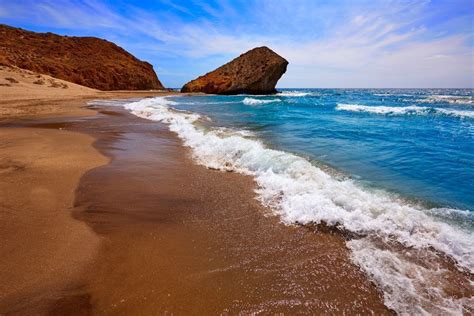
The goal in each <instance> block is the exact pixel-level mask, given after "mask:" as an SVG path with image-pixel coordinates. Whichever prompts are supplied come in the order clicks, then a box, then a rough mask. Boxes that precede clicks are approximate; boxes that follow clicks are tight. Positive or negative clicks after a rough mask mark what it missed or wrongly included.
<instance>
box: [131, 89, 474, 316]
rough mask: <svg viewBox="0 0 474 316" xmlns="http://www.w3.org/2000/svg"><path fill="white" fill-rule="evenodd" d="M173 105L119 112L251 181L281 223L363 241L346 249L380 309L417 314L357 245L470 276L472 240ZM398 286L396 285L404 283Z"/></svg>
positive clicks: (378, 256)
mask: <svg viewBox="0 0 474 316" xmlns="http://www.w3.org/2000/svg"><path fill="white" fill-rule="evenodd" d="M173 104H175V103H174V102H172V101H169V100H167V99H166V98H164V97H161V98H154V99H146V100H142V101H139V102H133V103H130V104H127V105H125V108H126V109H128V110H130V111H131V112H132V113H133V114H135V115H137V116H139V117H142V118H145V119H150V120H155V121H160V122H164V123H167V124H168V126H169V129H170V130H171V131H173V132H175V133H176V134H177V135H178V136H179V137H180V138H181V139H182V140H183V142H184V144H185V145H186V146H188V147H190V148H191V149H192V152H193V157H194V159H195V161H196V162H197V163H199V164H202V165H204V166H207V167H210V168H213V169H220V170H229V171H230V170H232V171H236V172H240V173H242V174H247V175H251V176H253V177H254V178H255V180H256V182H257V185H258V189H257V194H258V199H259V200H260V201H261V202H262V204H264V205H266V206H269V207H271V208H272V209H273V210H274V212H275V214H277V215H279V216H280V218H281V219H282V221H283V222H285V223H288V224H294V223H299V224H309V223H321V222H325V223H327V224H328V225H332V226H336V227H340V228H342V229H344V230H347V231H350V232H353V233H355V234H357V235H359V236H367V237H363V238H362V239H358V240H354V241H350V242H348V246H349V247H350V249H351V250H352V252H353V257H352V258H353V260H354V262H355V263H356V264H358V265H359V266H361V268H362V269H363V270H365V271H366V272H367V274H369V275H371V276H372V277H373V278H374V279H375V280H376V282H377V284H378V285H379V286H380V287H381V289H382V290H383V291H384V292H385V295H387V297H388V301H386V302H387V304H390V305H389V306H390V307H392V308H393V309H395V310H397V311H400V312H402V313H403V312H406V311H407V308H408V309H409V313H417V312H419V311H420V309H419V308H418V307H419V306H416V304H417V301H416V300H414V301H413V302H414V304H415V305H414V306H413V307H410V305H407V304H405V303H404V302H403V301H400V300H398V299H397V298H396V296H395V297H394V296H390V295H392V294H393V291H398V292H400V291H404V290H405V288H404V287H403V286H402V287H397V286H394V287H386V286H385V284H387V282H390V279H388V280H389V281H386V280H387V279H380V278H379V279H377V271H391V268H390V265H391V264H392V262H391V261H390V260H387V256H388V254H387V252H386V251H378V250H377V249H373V248H370V247H369V246H370V245H366V244H361V241H360V240H364V239H365V238H369V237H370V238H377V239H378V240H381V241H383V242H384V243H386V244H389V243H392V242H394V241H395V242H396V243H399V244H401V245H403V246H405V247H408V248H411V249H414V250H416V251H427V252H429V253H430V254H431V255H432V256H438V255H437V253H438V252H439V253H441V254H443V255H447V256H449V257H450V258H452V259H453V260H454V261H455V262H456V263H457V265H458V267H459V269H461V270H463V271H469V272H470V273H473V272H474V246H473V245H474V235H473V234H472V233H471V232H468V231H466V230H463V229H461V228H459V227H457V226H453V225H451V224H448V223H446V222H443V221H440V220H438V219H437V218H436V217H433V216H430V215H428V214H429V213H430V211H432V212H436V211H434V210H428V209H425V208H423V207H421V206H417V205H411V204H408V203H406V202H404V201H402V200H401V199H399V198H398V197H397V196H394V195H390V194H388V193H386V192H382V191H373V190H369V189H366V188H363V187H361V186H359V185H358V184H357V183H356V182H354V181H352V180H350V179H343V180H339V179H336V178H334V177H332V176H331V175H329V174H328V173H326V172H325V171H323V170H322V169H320V168H318V167H316V166H315V165H313V164H311V163H310V162H309V161H308V160H306V159H304V158H302V157H299V156H296V155H294V154H291V153H287V152H283V151H279V150H273V149H269V148H266V147H265V146H264V145H263V144H262V143H261V142H260V141H258V140H254V139H248V138H245V137H242V136H241V135H238V134H230V135H226V136H223V135H222V133H220V132H219V131H216V130H210V131H204V130H202V129H200V128H198V127H197V125H195V124H194V123H195V122H196V121H197V120H199V119H200V117H199V115H197V114H194V113H185V112H177V111H175V110H174V109H172V108H170V106H171V105H173ZM455 213H456V214H460V212H455ZM431 249H434V251H432V250H431ZM389 257H390V256H389ZM367 258H370V259H371V260H368V259H367ZM397 262H399V264H400V266H399V267H398V268H400V269H401V270H400V271H401V272H400V273H402V274H405V272H403V271H405V270H404V269H405V268H406V269H407V271H408V272H407V273H409V272H410V271H415V272H416V271H417V270H416V269H418V268H417V267H410V266H407V265H408V263H404V262H403V261H401V260H399V261H397ZM415 268H416V269H415ZM413 269H415V270H413ZM420 271H422V270H420ZM412 277H413V278H415V279H416V282H417V284H419V285H417V287H419V288H423V287H429V286H430V283H429V282H428V281H426V280H424V278H425V277H424V275H423V274H420V275H418V274H416V273H414V274H413V275H412ZM400 278H401V279H402V280H403V276H400ZM427 282H428V283H427ZM391 291H392V292H391ZM414 291H415V292H413V293H410V295H413V297H416V295H418V293H417V292H416V289H415V290H414ZM398 294H400V293H398ZM437 304H440V306H441V307H440V308H441V309H445V310H450V311H452V310H460V309H462V308H463V307H462V305H463V304H464V303H463V302H461V301H456V302H454V301H453V302H451V301H449V298H448V299H447V300H439V302H437ZM443 304H444V305H446V304H447V306H444V305H443ZM410 308H412V309H410Z"/></svg>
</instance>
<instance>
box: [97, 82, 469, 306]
mask: <svg viewBox="0 0 474 316" xmlns="http://www.w3.org/2000/svg"><path fill="white" fill-rule="evenodd" d="M97 104H99V105H110V106H122V107H124V108H125V109H127V110H129V111H130V112H131V113H133V114H134V115H136V116H139V117H141V118H144V119H147V120H152V121H156V122H157V123H164V124H166V126H167V127H168V128H169V129H170V130H171V131H172V132H174V133H176V135H177V136H178V137H179V138H180V139H181V140H182V141H183V144H184V146H186V147H188V148H190V153H191V154H192V158H193V160H194V161H195V162H196V163H198V164H200V165H203V166H205V167H208V168H211V169H213V170H222V171H232V172H238V173H242V174H246V175H249V176H252V177H253V178H254V180H255V183H256V191H255V192H256V198H257V199H258V200H259V201H260V202H261V203H262V204H263V205H265V206H267V207H268V209H269V210H271V211H272V212H273V214H274V215H276V216H279V218H280V219H281V221H282V222H283V223H285V224H289V225H294V224H298V225H301V224H302V225H305V224H315V223H316V224H318V223H325V224H327V225H330V226H333V227H336V228H338V229H341V230H344V231H347V232H350V233H351V234H350V236H351V237H350V238H348V240H347V241H346V246H347V248H348V249H349V250H350V259H351V261H352V262H353V263H354V264H356V265H357V266H359V267H360V269H361V270H362V271H364V272H365V273H366V275H367V276H368V277H369V278H370V279H371V280H372V281H373V282H374V283H375V284H376V285H377V286H378V287H379V289H380V290H381V291H382V292H383V294H384V302H385V304H386V305H387V306H388V307H390V308H392V309H393V310H395V311H397V312H398V313H400V314H407V315H412V314H413V315H418V314H435V315H462V314H469V313H470V311H472V306H474V297H458V296H456V295H453V294H452V293H450V292H449V291H448V292H445V291H444V289H445V288H448V289H449V288H452V286H453V285H452V284H451V283H450V282H452V280H454V279H455V278H453V276H452V275H450V274H451V273H454V272H452V271H451V270H449V269H444V268H443V266H445V264H446V258H450V259H449V260H450V261H449V262H451V263H454V265H455V267H456V268H457V271H458V272H459V273H461V274H462V276H460V278H459V279H456V280H457V281H456V282H458V281H459V284H457V286H458V287H460V288H466V289H467V290H466V291H467V292H469V293H472V292H474V285H473V284H472V281H471V279H472V273H474V224H473V223H474V220H473V219H474V216H473V215H474V199H473V191H474V190H473V183H474V181H473V180H474V93H473V90H416V89H414V90H362V89H357V90H342V89H302V90H283V91H281V92H280V93H278V94H276V95H270V96H248V95H239V96H206V95H200V96H176V97H157V98H150V99H142V100H128V101H123V100H122V101H105V102H104V101H100V102H98V103H97ZM262 216H263V215H262ZM312 227H313V226H312ZM256 242H258V241H256ZM450 271H451V272H450Z"/></svg>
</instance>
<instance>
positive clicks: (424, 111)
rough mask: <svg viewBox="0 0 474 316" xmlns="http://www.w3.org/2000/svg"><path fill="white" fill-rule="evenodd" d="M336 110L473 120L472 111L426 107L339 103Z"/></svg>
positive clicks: (473, 113)
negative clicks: (429, 115)
mask: <svg viewBox="0 0 474 316" xmlns="http://www.w3.org/2000/svg"><path fill="white" fill-rule="evenodd" d="M336 110H339V111H351V112H366V113H374V114H384V115H428V114H434V115H447V116H454V117H459V118H474V111H465V110H464V111H463V110H456V109H445V108H433V107H427V106H417V105H411V106H403V107H401V106H384V105H380V106H369V105H360V104H344V103H339V104H338V105H337V106H336Z"/></svg>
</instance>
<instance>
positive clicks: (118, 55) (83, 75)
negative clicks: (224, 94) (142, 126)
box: [0, 24, 164, 90]
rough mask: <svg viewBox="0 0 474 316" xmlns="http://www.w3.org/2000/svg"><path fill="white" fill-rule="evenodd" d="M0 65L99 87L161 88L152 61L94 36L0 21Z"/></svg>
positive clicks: (102, 88) (101, 88)
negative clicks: (29, 28)
mask: <svg viewBox="0 0 474 316" xmlns="http://www.w3.org/2000/svg"><path fill="white" fill-rule="evenodd" d="M0 65H5V66H17V67H20V68H23V69H27V70H31V71H34V72H38V73H43V74H47V75H50V76H53V77H56V78H59V79H63V80H67V81H70V82H74V83H77V84H80V85H83V86H86V87H90V88H95V89H99V90H149V89H164V87H163V85H162V84H161V82H160V80H158V77H157V76H156V73H155V72H154V71H153V66H152V65H150V64H149V63H147V62H144V61H140V60H138V59H137V58H135V57H134V56H133V55H131V54H130V53H128V52H127V51H125V50H124V49H123V48H121V47H119V46H117V45H115V44H114V43H111V42H109V41H106V40H103V39H99V38H95V37H74V36H60V35H56V34H52V33H35V32H30V31H25V30H22V29H18V28H13V27H9V26H7V25H1V24H0Z"/></svg>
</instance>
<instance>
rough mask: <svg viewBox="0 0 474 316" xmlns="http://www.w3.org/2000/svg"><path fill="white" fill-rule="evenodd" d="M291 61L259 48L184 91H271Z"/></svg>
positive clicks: (251, 92) (252, 92) (227, 92)
mask: <svg viewBox="0 0 474 316" xmlns="http://www.w3.org/2000/svg"><path fill="white" fill-rule="evenodd" d="M287 66H288V61H286V59H284V58H283V57H281V56H280V55H278V54H277V53H275V52H274V51H272V50H271V49H269V48H268V47H265V46H263V47H257V48H254V49H252V50H249V51H248V52H246V53H245V54H242V55H240V56H239V57H237V58H235V59H234V60H232V61H231V62H229V63H227V64H225V65H223V66H221V67H219V68H217V69H216V70H214V71H212V72H209V73H207V74H206V75H204V76H201V77H199V78H197V79H194V80H193V81H190V82H188V83H187V84H185V85H184V86H183V88H182V89H181V92H204V93H212V94H241V93H246V94H270V93H275V92H276V90H275V86H276V84H277V82H278V80H279V79H280V77H281V76H282V75H283V74H284V73H285V71H286V67H287Z"/></svg>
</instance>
